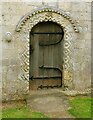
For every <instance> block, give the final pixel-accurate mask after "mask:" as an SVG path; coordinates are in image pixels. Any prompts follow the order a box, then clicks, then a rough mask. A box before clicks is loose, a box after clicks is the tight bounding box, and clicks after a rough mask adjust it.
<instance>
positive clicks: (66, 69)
mask: <svg viewBox="0 0 93 120" xmlns="http://www.w3.org/2000/svg"><path fill="white" fill-rule="evenodd" d="M44 21H45V22H46V21H51V22H55V23H57V24H59V25H60V26H61V27H62V28H63V31H64V45H63V51H64V52H63V63H62V64H63V73H62V79H63V86H62V87H63V88H68V89H69V88H73V63H72V55H71V51H72V50H73V47H72V42H73V40H74V39H76V38H75V37H76V36H75V33H79V30H78V28H77V25H76V24H75V23H74V21H73V19H71V17H70V16H69V15H67V14H66V13H65V12H64V11H63V10H58V8H57V9H56V8H52V7H43V8H41V9H38V10H36V11H34V12H29V13H27V14H26V15H24V16H23V17H22V18H21V20H20V21H19V23H18V24H17V26H16V32H19V37H18V39H19V40H21V42H22V44H23V46H24V48H22V51H21V55H20V59H21V61H22V63H21V65H20V68H21V72H20V74H19V77H18V79H21V80H23V81H26V84H27V88H28V91H29V40H30V38H29V37H30V36H29V32H30V31H31V29H32V28H33V27H34V26H35V25H36V24H38V23H39V22H44ZM19 54H20V53H19Z"/></svg>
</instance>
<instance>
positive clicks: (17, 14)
mask: <svg viewBox="0 0 93 120" xmlns="http://www.w3.org/2000/svg"><path fill="white" fill-rule="evenodd" d="M46 5H47V6H52V7H56V8H58V9H60V10H64V11H65V12H66V13H67V14H68V15H70V17H71V18H72V19H73V20H74V22H75V24H76V25H77V26H78V28H79V31H80V32H79V33H77V34H75V33H74V32H73V31H72V25H71V24H70V22H68V21H67V20H66V21H65V22H64V23H63V25H64V26H67V28H68V30H69V33H70V34H69V35H70V36H68V37H69V39H70V38H71V43H70V44H71V61H70V63H71V70H70V71H68V72H65V73H66V74H67V73H68V74H67V75H66V74H65V75H66V77H67V78H69V76H71V83H72V85H71V89H74V90H76V91H78V90H81V91H83V90H86V89H87V88H90V87H91V3H90V2H75V1H74V2H62V1H61V0H56V1H55V3H54V2H50V1H47V0H46V1H45V0H41V1H39V2H34V1H32V2H30V1H29V0H28V2H26V0H16V1H15V2H14V1H13V0H11V1H7V2H5V1H3V2H2V4H1V3H0V7H1V6H2V10H1V12H0V32H1V27H2V36H0V49H1V48H2V52H1V51H0V56H2V57H0V62H1V61H2V70H0V74H2V90H3V99H4V100H9V99H19V98H24V95H25V94H27V93H28V91H29V82H28V81H25V80H19V74H20V73H21V62H22V61H21V58H20V55H21V54H22V50H23V49H24V47H23V45H24V41H25V40H26V39H25V38H23V36H24V30H22V31H21V32H16V31H15V28H16V25H17V24H18V22H19V20H20V19H21V17H22V16H23V15H25V14H26V13H28V12H30V11H33V10H36V9H37V8H41V6H43V7H44V6H46ZM1 20H2V24H1ZM68 23H69V24H68ZM24 28H25V26H24ZM6 32H11V34H12V40H11V42H7V40H6V36H5V34H6ZM72 35H73V36H72ZM1 54H2V55H1ZM0 67H1V64H0ZM0 69H1V68H0ZM65 82H67V83H69V81H65ZM69 86H70V84H69Z"/></svg>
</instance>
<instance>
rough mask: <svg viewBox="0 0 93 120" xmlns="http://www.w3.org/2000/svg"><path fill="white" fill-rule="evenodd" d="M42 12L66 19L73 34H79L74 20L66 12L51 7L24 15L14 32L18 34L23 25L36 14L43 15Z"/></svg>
mask: <svg viewBox="0 0 93 120" xmlns="http://www.w3.org/2000/svg"><path fill="white" fill-rule="evenodd" d="M43 12H50V13H56V14H58V15H61V16H63V17H64V18H66V19H67V20H68V21H69V22H70V23H71V24H72V27H73V29H74V30H75V32H79V29H78V27H77V25H76V24H75V22H74V20H73V19H72V18H71V17H70V16H69V15H68V14H67V13H66V12H64V11H63V10H61V9H56V8H52V7H44V8H43V7H42V8H41V9H37V10H35V11H31V12H29V13H27V14H26V15H24V16H23V17H22V18H21V20H20V21H19V23H18V24H17V26H16V31H17V32H19V31H20V30H21V29H22V28H23V26H24V25H25V23H26V22H27V21H28V20H29V19H30V18H32V17H33V16H35V15H36V14H39V13H43Z"/></svg>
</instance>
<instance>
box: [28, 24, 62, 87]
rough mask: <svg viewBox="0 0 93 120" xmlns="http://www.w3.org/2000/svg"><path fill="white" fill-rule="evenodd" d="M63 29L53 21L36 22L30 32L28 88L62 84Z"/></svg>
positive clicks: (59, 85)
mask: <svg viewBox="0 0 93 120" xmlns="http://www.w3.org/2000/svg"><path fill="white" fill-rule="evenodd" d="M63 36H64V32H63V29H62V28H61V27H60V26H59V25H58V24H56V23H53V22H41V23H38V24H37V25H36V26H34V28H33V29H32V30H31V33H30V71H29V76H30V79H29V85H30V89H43V88H54V87H61V86H62V63H63V59H62V58H63V57H62V56H63V47H62V46H63Z"/></svg>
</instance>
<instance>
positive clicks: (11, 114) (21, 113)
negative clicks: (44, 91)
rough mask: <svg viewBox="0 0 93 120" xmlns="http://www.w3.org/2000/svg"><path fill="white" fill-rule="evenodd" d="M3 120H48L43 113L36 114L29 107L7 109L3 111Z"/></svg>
mask: <svg viewBox="0 0 93 120" xmlns="http://www.w3.org/2000/svg"><path fill="white" fill-rule="evenodd" d="M2 117H3V118H47V117H46V116H45V115H44V114H43V113H40V112H34V111H32V110H30V109H29V108H28V107H26V106H23V107H21V108H7V109H3V110H2Z"/></svg>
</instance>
